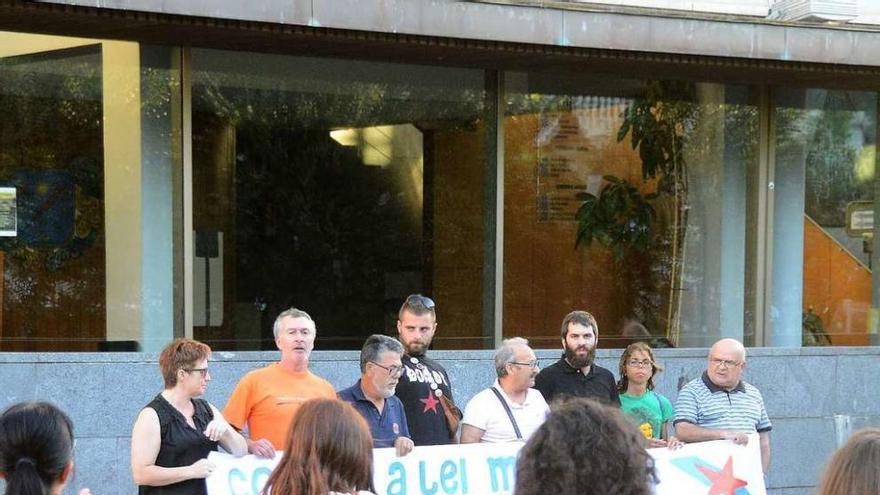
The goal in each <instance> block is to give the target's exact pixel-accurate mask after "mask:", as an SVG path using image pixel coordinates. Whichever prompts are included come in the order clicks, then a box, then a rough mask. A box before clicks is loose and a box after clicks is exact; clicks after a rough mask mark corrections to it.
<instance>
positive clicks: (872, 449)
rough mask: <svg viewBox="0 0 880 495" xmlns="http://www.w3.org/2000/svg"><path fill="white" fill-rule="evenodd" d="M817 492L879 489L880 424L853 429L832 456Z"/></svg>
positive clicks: (840, 494)
mask: <svg viewBox="0 0 880 495" xmlns="http://www.w3.org/2000/svg"><path fill="white" fill-rule="evenodd" d="M816 493H817V495H859V494H863V493H864V494H868V493H870V494H875V493H880V428H865V429H864V430H859V431H857V432H855V433H853V435H852V436H851V437H850V439H849V440H848V441H847V442H846V444H844V446H843V447H841V448H840V449H839V450H838V451H837V452H835V453H834V455H833V456H832V457H831V460H830V461H829V462H828V466H827V467H826V468H825V474H824V475H823V476H822V481H821V482H820V483H819V490H818V491H817V492H816Z"/></svg>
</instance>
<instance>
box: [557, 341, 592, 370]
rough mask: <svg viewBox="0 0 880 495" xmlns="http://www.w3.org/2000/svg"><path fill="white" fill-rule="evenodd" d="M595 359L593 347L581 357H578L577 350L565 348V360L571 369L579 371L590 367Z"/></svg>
mask: <svg viewBox="0 0 880 495" xmlns="http://www.w3.org/2000/svg"><path fill="white" fill-rule="evenodd" d="M595 358H596V348H595V347H591V348H590V349H588V350H587V354H586V355H583V356H581V355H578V353H577V350H575V349H572V348H571V347H568V346H565V360H566V361H568V364H570V365H571V367H572V368H576V369H581V368H586V367H587V366H592V365H593V360H594V359H595Z"/></svg>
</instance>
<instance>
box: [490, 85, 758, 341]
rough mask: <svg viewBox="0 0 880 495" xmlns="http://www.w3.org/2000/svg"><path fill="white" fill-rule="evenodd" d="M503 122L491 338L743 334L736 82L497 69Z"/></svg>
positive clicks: (746, 133) (743, 106) (742, 94)
mask: <svg viewBox="0 0 880 495" xmlns="http://www.w3.org/2000/svg"><path fill="white" fill-rule="evenodd" d="M507 81H508V84H507V87H506V109H505V122H504V132H505V135H504V143H505V184H504V187H505V197H504V259H505V266H504V332H505V335H526V336H530V338H531V339H532V340H533V341H534V342H535V343H536V344H538V345H544V346H549V347H556V346H558V345H559V324H560V322H561V320H562V318H563V316H564V315H565V314H566V313H567V312H569V311H571V310H572V309H586V310H588V311H590V312H592V313H593V314H594V315H595V316H596V317H597V320H598V324H599V333H600V340H599V342H600V345H602V346H606V347H616V346H624V345H626V344H628V343H630V342H632V341H634V340H648V341H651V342H652V343H653V344H654V345H656V346H669V345H674V346H682V347H685V346H686V347H693V346H706V345H711V343H712V342H714V341H715V340H716V339H718V338H719V337H722V336H733V337H737V338H743V336H744V334H745V333H747V332H748V331H750V325H749V323H748V319H749V311H752V309H751V308H752V305H750V304H749V302H748V301H747V297H748V295H749V294H750V292H749V291H748V290H747V289H746V270H745V265H746V257H747V249H746V237H747V236H749V235H753V232H754V229H755V222H754V221H753V220H751V219H750V218H751V217H750V214H749V212H750V211H751V208H753V207H754V206H753V205H752V204H751V202H750V201H749V197H750V193H749V192H748V190H749V187H750V186H749V184H748V182H749V181H748V180H747V179H748V177H749V174H750V173H752V174H754V171H755V170H757V166H758V159H759V157H758V122H759V119H758V107H757V105H756V104H755V103H754V101H753V100H754V94H753V93H754V91H753V90H752V89H751V88H750V87H746V86H736V85H725V84H710V83H699V82H678V81H637V80H623V79H613V78H607V77H605V78H603V77H576V76H571V75H565V76H554V75H551V74H533V73H512V74H509V75H508V77H507Z"/></svg>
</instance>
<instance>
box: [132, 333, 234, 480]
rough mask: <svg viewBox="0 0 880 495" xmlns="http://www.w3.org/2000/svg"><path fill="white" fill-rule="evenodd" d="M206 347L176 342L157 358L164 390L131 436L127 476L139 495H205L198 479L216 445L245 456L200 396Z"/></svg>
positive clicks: (145, 410)
mask: <svg viewBox="0 0 880 495" xmlns="http://www.w3.org/2000/svg"><path fill="white" fill-rule="evenodd" d="M210 355H211V348H210V347H208V346H207V345H206V344H203V343H201V342H198V341H195V340H192V339H177V340H175V341H174V342H172V343H170V344H168V346H166V347H165V349H163V350H162V353H161V354H160V355H159V369H160V370H161V371H162V378H163V380H164V381H165V390H163V391H162V392H161V393H159V394H158V395H157V396H156V397H155V398H154V399H153V400H152V402H150V403H149V404H147V406H146V407H144V408H143V409H142V410H141V412H140V414H139V415H138V417H137V420H136V421H135V423H134V428H133V430H132V433H131V472H132V475H133V476H134V481H135V483H137V484H138V493H139V494H140V495H147V494H149V495H154V494H161V495H168V494H196V495H198V494H206V493H207V489H206V488H205V481H204V478H206V477H208V475H210V474H211V471H212V470H213V469H214V466H213V464H212V463H211V462H210V461H208V459H207V456H208V453H209V452H211V451H212V450H217V445H218V444H219V445H220V446H222V447H223V449H224V450H226V451H227V452H229V453H231V454H233V455H236V456H242V455H245V454H247V444H246V443H245V440H244V437H242V436H241V434H239V433H238V432H237V431H235V429H234V428H232V427H231V426H229V423H227V422H226V420H225V419H223V415H222V414H220V411H218V410H217V408H216V407H214V406H212V405H211V404H209V403H208V401H206V400H204V399H199V398H197V397H199V396H201V395H203V394H204V393H205V390H206V389H207V387H208V382H209V381H211V374H210V373H209V372H208V357H209V356H210Z"/></svg>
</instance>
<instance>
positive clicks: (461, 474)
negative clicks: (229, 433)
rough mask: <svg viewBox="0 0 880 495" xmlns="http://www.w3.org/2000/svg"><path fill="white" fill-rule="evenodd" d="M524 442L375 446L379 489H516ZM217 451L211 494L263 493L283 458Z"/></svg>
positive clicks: (393, 493)
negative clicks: (399, 450) (399, 449)
mask: <svg viewBox="0 0 880 495" xmlns="http://www.w3.org/2000/svg"><path fill="white" fill-rule="evenodd" d="M522 446H523V444H522V443H519V442H515V443H507V444H473V445H436V446H430V447H416V448H415V449H413V451H412V452H410V453H409V454H408V455H406V456H404V457H397V456H395V455H394V449H393V448H389V449H373V484H374V485H375V487H376V493H377V495H407V494H410V495H417V494H421V495H452V494H465V493H470V494H499V495H507V494H511V493H513V481H514V475H515V473H516V456H517V454H518V453H519V450H520V449H521V448H522ZM281 455H282V453H281V452H278V453H277V454H276V456H275V458H274V459H263V458H260V457H257V456H253V455H247V456H244V457H238V458H236V457H233V456H231V455H229V454H221V453H219V452H212V453H211V454H210V455H209V456H208V459H209V460H210V461H211V462H213V463H214V465H215V466H216V468H215V469H214V472H213V473H212V474H211V476H209V477H208V479H207V480H206V483H207V487H208V495H259V493H260V490H262V489H263V485H265V484H266V480H267V479H269V474H271V472H272V469H274V468H275V466H276V465H277V464H278V462H279V461H280V460H281Z"/></svg>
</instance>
